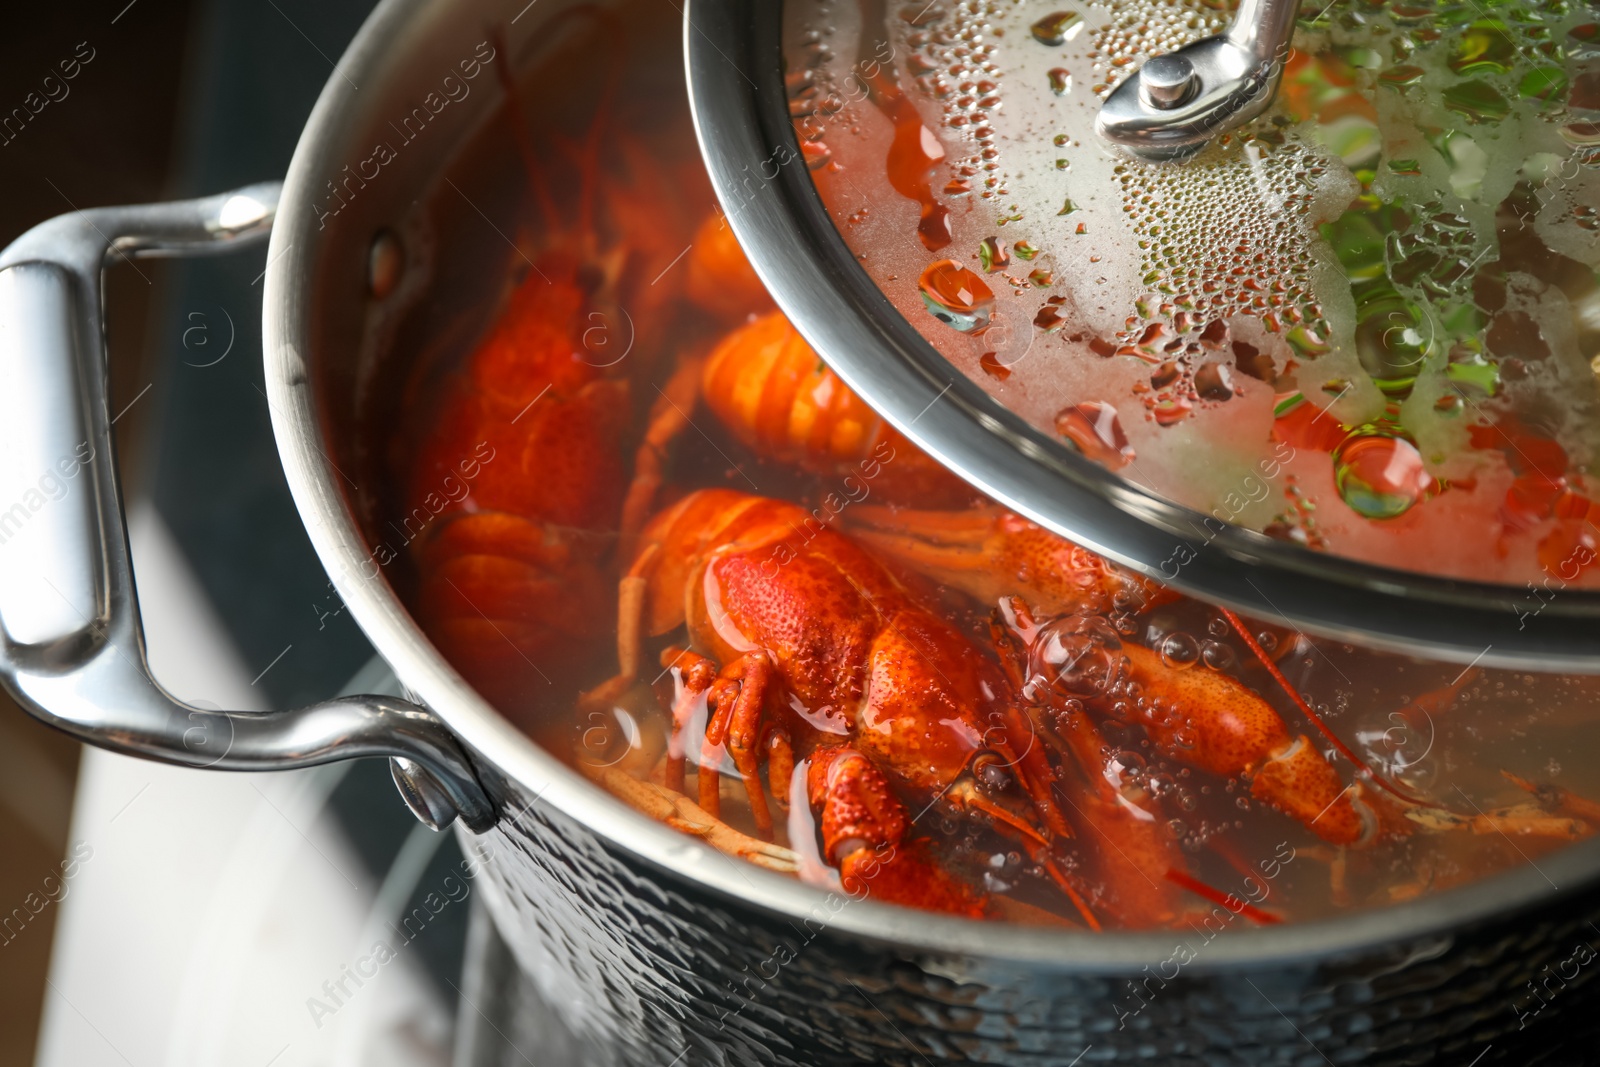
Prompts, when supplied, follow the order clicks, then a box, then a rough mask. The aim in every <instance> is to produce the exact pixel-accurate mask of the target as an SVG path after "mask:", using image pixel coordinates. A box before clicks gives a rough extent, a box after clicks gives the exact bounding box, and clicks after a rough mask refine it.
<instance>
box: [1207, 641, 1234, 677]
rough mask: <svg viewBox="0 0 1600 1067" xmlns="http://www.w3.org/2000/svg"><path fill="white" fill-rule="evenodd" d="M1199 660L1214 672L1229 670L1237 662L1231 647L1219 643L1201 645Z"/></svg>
mask: <svg viewBox="0 0 1600 1067" xmlns="http://www.w3.org/2000/svg"><path fill="white" fill-rule="evenodd" d="M1200 659H1201V661H1202V662H1204V663H1205V665H1206V666H1207V667H1210V668H1211V669H1212V670H1214V671H1226V670H1230V669H1232V667H1233V665H1234V663H1235V662H1236V661H1237V657H1236V656H1235V655H1234V652H1233V646H1231V645H1225V644H1223V643H1222V642H1221V641H1206V642H1205V643H1203V644H1202V645H1201V646H1200Z"/></svg>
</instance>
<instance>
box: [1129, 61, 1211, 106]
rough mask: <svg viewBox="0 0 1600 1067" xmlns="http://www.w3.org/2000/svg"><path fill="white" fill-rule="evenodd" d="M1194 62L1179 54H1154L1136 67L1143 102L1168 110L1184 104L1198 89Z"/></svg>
mask: <svg viewBox="0 0 1600 1067" xmlns="http://www.w3.org/2000/svg"><path fill="white" fill-rule="evenodd" d="M1199 81H1200V79H1199V77H1198V76H1197V75H1196V74H1195V69H1194V64H1192V63H1190V62H1189V60H1188V59H1187V58H1186V57H1184V56H1180V55H1166V56H1156V57H1154V58H1153V59H1151V60H1149V61H1148V62H1146V63H1145V65H1144V66H1142V67H1140V68H1139V89H1140V95H1142V96H1143V97H1144V100H1145V103H1147V104H1149V105H1150V106H1151V107H1153V108H1157V109H1159V110H1161V111H1170V110H1171V109H1172V108H1175V107H1177V106H1178V105H1180V104H1182V103H1184V102H1185V101H1186V100H1188V99H1189V98H1190V97H1191V96H1193V95H1194V91H1195V90H1196V89H1197V88H1199Z"/></svg>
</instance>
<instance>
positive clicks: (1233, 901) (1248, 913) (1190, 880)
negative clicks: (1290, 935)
mask: <svg viewBox="0 0 1600 1067" xmlns="http://www.w3.org/2000/svg"><path fill="white" fill-rule="evenodd" d="M1166 877H1167V881H1169V882H1171V883H1172V884H1173V885H1178V886H1182V887H1183V888H1184V889H1187V890H1188V891H1189V892H1191V893H1193V894H1195V895H1196V896H1199V897H1204V898H1205V899H1206V900H1209V901H1211V903H1213V904H1216V905H1218V906H1220V907H1224V908H1227V909H1228V910H1229V911H1231V912H1233V913H1234V914H1235V915H1243V916H1244V917H1245V918H1247V919H1254V920H1255V921H1256V922H1258V923H1261V924H1262V925H1271V924H1272V923H1280V922H1282V921H1283V920H1282V919H1281V918H1279V917H1278V916H1276V915H1274V914H1272V913H1271V912H1270V911H1262V910H1261V909H1260V908H1258V907H1256V906H1255V905H1254V904H1251V903H1250V902H1249V901H1246V900H1240V899H1239V898H1238V897H1236V896H1234V895H1233V894H1232V893H1224V892H1222V890H1220V889H1217V888H1215V887H1213V886H1210V885H1207V884H1206V883H1205V882H1202V881H1201V880H1200V879H1198V878H1196V877H1195V876H1194V875H1192V874H1190V873H1189V872H1187V871H1181V870H1179V869H1178V868H1176V867H1173V868H1172V869H1170V870H1168V871H1167V875H1166Z"/></svg>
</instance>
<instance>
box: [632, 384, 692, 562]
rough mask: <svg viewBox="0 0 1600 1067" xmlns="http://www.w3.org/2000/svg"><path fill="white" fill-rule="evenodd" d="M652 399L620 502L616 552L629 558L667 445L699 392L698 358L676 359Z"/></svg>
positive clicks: (660, 475) (655, 489)
mask: <svg viewBox="0 0 1600 1067" xmlns="http://www.w3.org/2000/svg"><path fill="white" fill-rule="evenodd" d="M656 392H657V396H656V399H655V402H654V403H653V404H651V405H650V415H649V419H648V422H647V423H646V426H645V432H644V439H643V440H641V441H640V442H639V447H638V449H637V451H636V452H635V453H634V461H633V480H632V481H631V482H629V483H628V493H627V496H625V497H624V498H623V501H622V521H621V524H620V526H619V534H618V539H617V554H618V556H619V558H621V559H632V558H633V552H634V546H635V545H637V544H638V541H639V531H641V530H643V529H644V524H645V520H647V519H648V518H649V517H650V512H651V510H652V509H653V508H654V507H655V500H656V493H657V492H659V491H660V489H661V482H662V479H663V477H664V474H665V470H666V457H667V447H668V446H669V445H670V444H671V443H672V442H673V441H674V440H675V439H676V438H677V436H678V435H679V434H681V433H682V432H683V431H684V428H685V427H687V426H688V425H689V413H690V412H691V411H693V410H694V405H695V401H696V400H697V399H698V397H699V395H700V361H699V360H698V359H687V358H685V359H680V360H679V361H678V369H677V370H675V371H674V372H673V374H672V377H671V378H669V379H667V383H666V386H665V387H658V388H657V390H656Z"/></svg>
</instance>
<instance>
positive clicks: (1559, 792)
mask: <svg viewBox="0 0 1600 1067" xmlns="http://www.w3.org/2000/svg"><path fill="white" fill-rule="evenodd" d="M1500 774H1501V776H1503V777H1504V778H1505V779H1506V781H1508V782H1510V783H1511V784H1512V785H1514V786H1516V787H1517V788H1518V789H1523V790H1526V791H1527V792H1529V793H1532V794H1533V798H1534V800H1535V801H1537V802H1538V804H1539V806H1540V807H1542V808H1544V809H1545V810H1546V811H1554V812H1560V813H1562V814H1564V815H1571V816H1572V817H1573V818H1576V819H1582V820H1583V821H1584V822H1587V823H1590V824H1591V825H1596V826H1600V804H1597V803H1595V802H1594V801H1592V800H1590V799H1589V798H1588V797H1584V796H1579V795H1578V794H1577V793H1574V792H1572V791H1571V790H1570V789H1563V788H1561V787H1560V786H1559V785H1552V784H1551V783H1549V782H1530V781H1528V780H1527V779H1526V778H1519V777H1518V776H1517V775H1515V774H1512V773H1511V772H1510V771H1501V772H1500Z"/></svg>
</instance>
